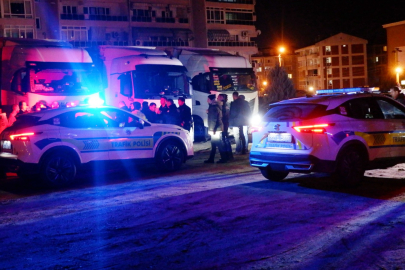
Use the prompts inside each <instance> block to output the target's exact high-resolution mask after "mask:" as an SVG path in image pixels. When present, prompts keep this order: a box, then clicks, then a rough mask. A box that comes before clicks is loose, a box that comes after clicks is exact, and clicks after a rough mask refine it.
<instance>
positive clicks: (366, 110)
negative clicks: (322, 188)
mask: <svg viewBox="0 0 405 270" xmlns="http://www.w3.org/2000/svg"><path fill="white" fill-rule="evenodd" d="M357 90H358V91H357V92H358V93H354V94H348V93H352V92H353V91H355V90H353V89H341V90H337V89H336V90H322V91H319V92H318V95H315V96H311V97H303V98H295V99H290V100H285V101H281V102H277V103H274V104H271V106H270V109H269V111H268V112H267V113H266V115H265V116H264V118H263V119H262V123H261V124H260V125H259V126H257V127H254V128H253V143H252V148H251V152H250V164H251V166H254V167H257V168H259V169H260V171H261V172H262V174H263V176H264V177H266V178H267V179H270V180H275V181H281V180H283V179H284V178H285V177H287V175H288V173H289V172H300V173H309V172H327V173H334V174H337V175H338V176H339V178H338V179H339V181H341V182H342V183H343V184H345V185H352V186H353V185H357V184H358V183H359V182H360V181H361V179H362V178H363V175H364V172H365V170H366V169H373V168H384V167H387V166H392V165H395V164H397V163H400V162H403V161H404V160H405V159H404V158H405V151H404V146H405V107H404V106H403V105H402V104H400V103H399V102H396V101H395V100H393V99H391V98H389V97H386V96H383V95H381V94H375V93H372V92H370V93H364V89H362V88H359V89H357ZM339 92H343V93H339ZM331 93H332V94H331Z"/></svg>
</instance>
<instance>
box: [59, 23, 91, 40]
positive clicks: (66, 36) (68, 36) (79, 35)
mask: <svg viewBox="0 0 405 270" xmlns="http://www.w3.org/2000/svg"><path fill="white" fill-rule="evenodd" d="M61 35H62V40H66V41H87V40H88V35H87V27H81V26H62V31H61Z"/></svg>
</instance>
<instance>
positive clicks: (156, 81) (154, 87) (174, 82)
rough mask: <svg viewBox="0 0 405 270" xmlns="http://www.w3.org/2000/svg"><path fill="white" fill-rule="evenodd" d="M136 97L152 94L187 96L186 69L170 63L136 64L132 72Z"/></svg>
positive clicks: (145, 96) (188, 92)
mask: <svg viewBox="0 0 405 270" xmlns="http://www.w3.org/2000/svg"><path fill="white" fill-rule="evenodd" d="M133 82H134V89H135V97H136V98H151V97H152V96H159V95H167V96H188V95H189V94H190V90H189V83H188V79H187V76H186V69H185V68H184V67H183V66H171V65H138V66H136V70H135V72H133Z"/></svg>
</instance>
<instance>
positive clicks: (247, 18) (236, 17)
mask: <svg viewBox="0 0 405 270" xmlns="http://www.w3.org/2000/svg"><path fill="white" fill-rule="evenodd" d="M225 17H226V24H241V25H253V24H254V21H253V11H249V10H247V11H246V12H228V11H227V12H226V13H225Z"/></svg>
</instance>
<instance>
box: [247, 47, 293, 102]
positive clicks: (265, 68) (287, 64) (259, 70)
mask: <svg viewBox="0 0 405 270" xmlns="http://www.w3.org/2000/svg"><path fill="white" fill-rule="evenodd" d="M261 53H263V54H258V55H253V56H252V65H253V69H254V71H255V74H256V79H257V84H258V86H259V94H260V95H263V91H264V88H265V87H266V86H267V85H268V84H271V81H269V78H268V76H269V73H270V71H271V70H272V69H273V68H274V67H275V66H276V65H280V64H281V67H284V68H285V70H286V72H287V75H288V78H290V79H291V80H292V82H293V84H294V87H295V88H296V89H297V86H298V83H299V81H298V69H297V56H296V55H295V54H290V53H288V52H286V53H284V54H280V55H276V54H275V50H269V51H268V52H267V53H266V50H263V51H262V52H261Z"/></svg>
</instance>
